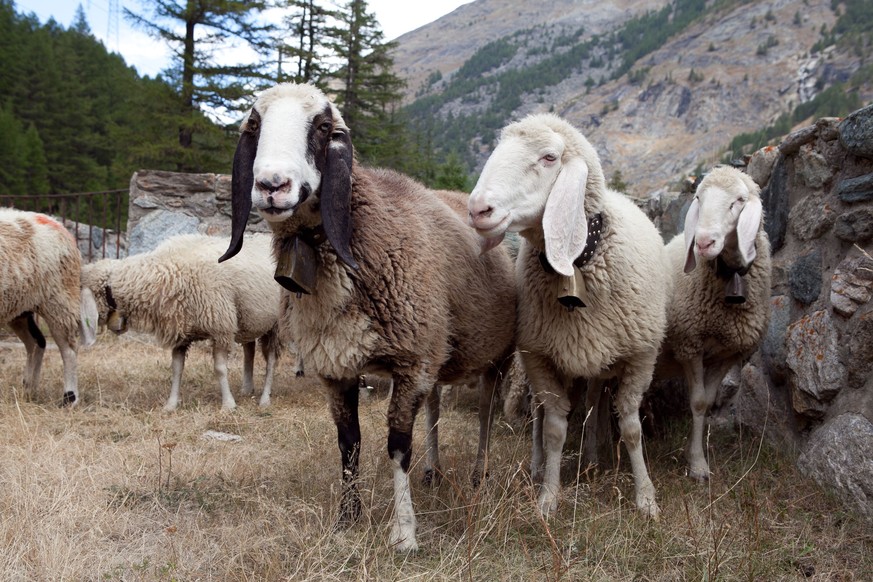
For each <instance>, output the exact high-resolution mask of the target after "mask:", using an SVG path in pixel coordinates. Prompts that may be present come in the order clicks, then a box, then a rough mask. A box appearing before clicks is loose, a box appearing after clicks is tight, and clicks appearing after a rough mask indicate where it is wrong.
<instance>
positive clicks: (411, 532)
mask: <svg viewBox="0 0 873 582" xmlns="http://www.w3.org/2000/svg"><path fill="white" fill-rule="evenodd" d="M388 543H389V544H390V545H391V547H392V548H394V551H395V552H417V551H418V540H416V539H415V525H414V524H406V525H405V526H404V525H402V524H400V523H395V524H394V525H393V526H392V527H391V536H390V537H389V538H388Z"/></svg>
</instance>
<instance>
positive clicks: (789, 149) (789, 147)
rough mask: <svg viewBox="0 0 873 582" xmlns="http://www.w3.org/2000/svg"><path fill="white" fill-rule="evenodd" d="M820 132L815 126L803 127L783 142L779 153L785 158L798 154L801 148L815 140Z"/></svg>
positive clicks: (786, 137)
mask: <svg viewBox="0 0 873 582" xmlns="http://www.w3.org/2000/svg"><path fill="white" fill-rule="evenodd" d="M817 133H818V130H817V129H816V127H815V126H814V125H810V126H808V127H802V128H800V129H798V130H797V131H793V132H791V133H790V134H788V135H787V136H785V139H783V140H782V143H780V144H779V151H780V152H782V155H784V156H790V155H791V154H795V153H797V151H798V150H800V147H801V146H804V145H806V144H808V143H809V142H811V141H812V140H814V139H815V137H816V135H817Z"/></svg>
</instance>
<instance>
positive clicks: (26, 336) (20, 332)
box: [9, 313, 45, 398]
mask: <svg viewBox="0 0 873 582" xmlns="http://www.w3.org/2000/svg"><path fill="white" fill-rule="evenodd" d="M9 327H10V328H11V329H12V331H13V332H15V335H17V336H18V339H20V340H21V342H22V343H23V344H24V349H25V351H26V353H27V363H26V364H25V367H24V393H25V397H26V398H32V397H33V396H34V395H35V392H36V389H37V387H38V386H39V376H40V372H41V371H42V358H43V355H44V354H45V336H44V335H42V332H40V331H39V328H38V327H37V326H36V321H35V320H34V319H33V314H30V313H28V314H26V315H22V316H20V317H16V318H15V319H13V320H12V321H10V322H9Z"/></svg>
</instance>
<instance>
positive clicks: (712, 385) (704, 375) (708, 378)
mask: <svg viewBox="0 0 873 582" xmlns="http://www.w3.org/2000/svg"><path fill="white" fill-rule="evenodd" d="M734 363H735V362H734V360H733V359H727V360H724V361H722V362H719V363H717V364H714V365H713V367H711V369H709V370H704V368H703V357H702V356H701V357H696V358H693V359H691V360H688V361H685V362H682V368H683V369H684V371H685V381H686V382H687V384H688V397H689V400H690V404H691V418H692V423H691V439H690V440H689V441H688V449H687V451H686V456H687V458H688V476H689V477H691V478H692V479H695V480H696V481H699V482H701V483H702V482H705V481H708V480H709V463H708V462H707V461H706V454H705V452H704V450H703V433H704V430H705V429H706V416H707V414H709V409H710V408H712V404H713V403H714V402H715V397H716V396H717V395H718V387H719V385H720V384H721V381H722V380H723V379H724V376H725V374H727V372H728V370H730V368H731V366H733V365H734Z"/></svg>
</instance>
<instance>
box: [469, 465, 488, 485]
mask: <svg viewBox="0 0 873 582" xmlns="http://www.w3.org/2000/svg"><path fill="white" fill-rule="evenodd" d="M485 479H488V472H487V471H486V472H485V477H484V478H483V477H482V471H480V470H479V469H473V474H472V475H470V483H471V484H472V485H473V489H478V488H479V485H481V484H482V481H484V480H485Z"/></svg>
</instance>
